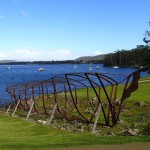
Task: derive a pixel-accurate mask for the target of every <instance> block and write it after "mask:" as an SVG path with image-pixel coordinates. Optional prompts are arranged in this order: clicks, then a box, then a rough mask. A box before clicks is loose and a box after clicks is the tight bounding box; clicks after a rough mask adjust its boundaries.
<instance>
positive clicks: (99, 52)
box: [94, 51, 102, 55]
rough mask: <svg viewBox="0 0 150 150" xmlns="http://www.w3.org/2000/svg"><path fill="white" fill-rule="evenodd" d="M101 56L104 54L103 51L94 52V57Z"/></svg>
mask: <svg viewBox="0 0 150 150" xmlns="http://www.w3.org/2000/svg"><path fill="white" fill-rule="evenodd" d="M101 54H102V52H101V51H95V52H94V55H101Z"/></svg>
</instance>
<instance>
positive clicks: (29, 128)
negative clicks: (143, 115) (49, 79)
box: [0, 113, 150, 149]
mask: <svg viewBox="0 0 150 150" xmlns="http://www.w3.org/2000/svg"><path fill="white" fill-rule="evenodd" d="M149 141H150V137H149V136H141V137H140V136H137V137H132V136H116V137H113V136H99V135H93V134H91V133H75V132H71V133H70V132H66V131H60V130H58V129H54V128H52V127H50V126H42V125H39V124H36V123H34V122H28V121H26V120H23V119H20V118H12V117H9V116H6V115H4V114H2V113H1V114H0V149H44V148H55V147H57V148H59V147H69V146H81V145H98V144H119V143H130V142H149Z"/></svg>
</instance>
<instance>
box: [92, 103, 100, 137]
mask: <svg viewBox="0 0 150 150" xmlns="http://www.w3.org/2000/svg"><path fill="white" fill-rule="evenodd" d="M100 110H101V103H99V105H98V109H97V112H96V117H95V121H94V125H93V128H92V133H93V134H94V133H95V129H96V125H97V121H98V117H99V114H100Z"/></svg>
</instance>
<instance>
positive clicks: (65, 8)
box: [0, 0, 150, 61]
mask: <svg viewBox="0 0 150 150" xmlns="http://www.w3.org/2000/svg"><path fill="white" fill-rule="evenodd" d="M149 7H150V0H0V60H6V59H13V60H18V61H21V60H23V61H34V60H68V59H75V58H77V57H80V56H89V55H91V56H94V55H98V54H106V53H111V52H115V51H116V50H121V49H126V50H129V49H132V48H135V47H136V45H140V44H144V43H143V41H142V39H143V34H144V32H145V30H147V29H149V28H150V27H149V26H148V22H149V21H150V9H149Z"/></svg>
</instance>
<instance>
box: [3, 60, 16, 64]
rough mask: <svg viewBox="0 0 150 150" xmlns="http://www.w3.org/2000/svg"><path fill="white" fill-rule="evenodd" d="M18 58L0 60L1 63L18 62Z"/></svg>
mask: <svg viewBox="0 0 150 150" xmlns="http://www.w3.org/2000/svg"><path fill="white" fill-rule="evenodd" d="M16 62H17V61H16V60H0V64H5V63H16Z"/></svg>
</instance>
